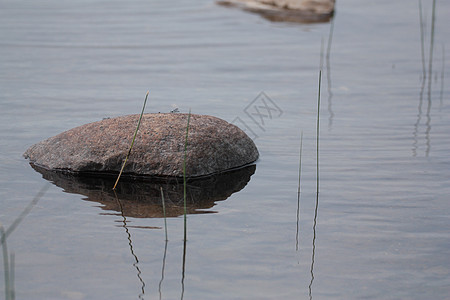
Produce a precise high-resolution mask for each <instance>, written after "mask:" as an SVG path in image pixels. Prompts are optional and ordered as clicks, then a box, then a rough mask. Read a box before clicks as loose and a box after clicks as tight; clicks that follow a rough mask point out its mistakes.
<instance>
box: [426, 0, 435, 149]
mask: <svg viewBox="0 0 450 300" xmlns="http://www.w3.org/2000/svg"><path fill="white" fill-rule="evenodd" d="M435 21H436V0H433V9H432V14H431V39H430V53H429V55H430V59H429V61H428V105H427V122H426V126H427V129H426V131H425V138H426V141H427V149H426V152H425V155H426V157H428V155H429V154H430V149H431V141H430V132H431V83H432V78H431V77H432V74H433V48H434V24H435Z"/></svg>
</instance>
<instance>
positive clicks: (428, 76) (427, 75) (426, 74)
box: [412, 0, 445, 157]
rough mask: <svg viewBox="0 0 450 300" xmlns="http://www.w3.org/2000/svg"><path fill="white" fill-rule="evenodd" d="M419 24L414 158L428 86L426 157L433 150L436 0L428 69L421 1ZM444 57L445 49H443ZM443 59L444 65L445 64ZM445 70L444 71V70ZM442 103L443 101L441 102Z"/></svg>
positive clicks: (432, 20)
mask: <svg viewBox="0 0 450 300" xmlns="http://www.w3.org/2000/svg"><path fill="white" fill-rule="evenodd" d="M419 22H420V51H421V61H422V74H421V79H422V80H421V85H420V93H419V105H418V108H417V110H418V113H417V120H416V122H415V123H414V131H413V145H412V154H413V156H414V157H415V156H417V151H418V148H419V129H420V124H421V121H422V114H423V108H422V107H423V98H424V93H425V86H426V84H427V83H428V85H427V107H426V112H425V117H426V120H425V156H426V157H428V156H429V155H430V150H431V136H430V134H431V109H432V82H433V78H432V75H433V52H434V36H435V23H436V0H433V3H432V14H431V35H430V46H429V53H428V69H427V66H426V62H425V57H426V55H425V29H424V28H425V22H424V17H423V8H422V1H421V0H419ZM443 55H444V56H445V54H444V49H443ZM444 59H445V58H443V64H444ZM443 68H444V66H443ZM442 70H444V69H442ZM443 82H444V72H443V71H442V73H441V95H442V94H443V89H444V85H443ZM441 97H442V96H441ZM441 102H442V100H441Z"/></svg>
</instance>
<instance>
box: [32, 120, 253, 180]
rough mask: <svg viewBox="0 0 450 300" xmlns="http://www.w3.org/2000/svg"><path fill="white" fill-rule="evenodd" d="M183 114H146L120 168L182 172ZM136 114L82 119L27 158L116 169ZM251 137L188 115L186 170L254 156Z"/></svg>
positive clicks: (83, 168)
mask: <svg viewBox="0 0 450 300" xmlns="http://www.w3.org/2000/svg"><path fill="white" fill-rule="evenodd" d="M187 118H188V115H187V114H179V113H169V114H144V116H143V118H142V121H141V125H140V127H139V131H138V133H137V136H136V140H135V143H134V146H133V149H132V151H131V154H130V156H129V158H128V162H127V164H126V166H125V169H124V173H125V174H126V173H128V174H137V175H152V176H175V177H181V176H183V161H184V144H185V135H186V126H187ZM138 119H139V115H129V116H122V117H117V118H111V119H105V120H102V121H98V122H94V123H90V124H85V125H82V126H79V127H76V128H73V129H70V130H68V131H65V132H62V133H60V134H58V135H56V136H54V137H51V138H48V139H46V140H44V141H42V142H39V143H37V144H35V145H33V146H31V147H30V148H29V149H28V150H27V151H26V152H25V153H24V156H25V158H28V159H29V160H30V162H31V163H33V164H36V165H38V166H40V167H43V168H45V169H48V170H64V171H70V172H112V173H115V172H119V170H120V168H121V165H122V162H123V160H124V159H125V156H126V154H127V152H128V149H129V147H130V143H131V139H132V137H133V134H134V131H135V130H136V125H137V122H138ZM258 156H259V153H258V150H257V148H256V146H255V144H254V142H253V141H252V140H251V139H250V138H249V137H248V136H247V135H246V134H245V133H244V132H243V131H242V130H241V129H239V128H238V127H236V126H235V125H232V124H230V123H228V122H226V121H224V120H222V119H219V118H216V117H213V116H207V115H195V114H192V115H191V120H190V124H189V137H188V145H187V158H186V175H187V176H189V177H195V176H204V175H209V174H214V173H218V172H222V171H225V170H229V169H233V168H238V167H241V166H244V165H247V164H249V163H252V162H254V161H256V160H257V159H258Z"/></svg>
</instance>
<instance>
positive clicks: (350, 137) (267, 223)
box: [0, 0, 450, 299]
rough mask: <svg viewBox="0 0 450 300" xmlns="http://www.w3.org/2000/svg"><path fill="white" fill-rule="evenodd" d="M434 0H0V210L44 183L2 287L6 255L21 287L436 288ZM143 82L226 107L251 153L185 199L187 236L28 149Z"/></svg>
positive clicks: (431, 292) (441, 158) (440, 22)
mask: <svg viewBox="0 0 450 300" xmlns="http://www.w3.org/2000/svg"><path fill="white" fill-rule="evenodd" d="M435 5H436V9H435V13H434V17H433V1H432V0H422V1H421V2H419V1H409V0H398V1H375V2H371V3H366V2H365V3H363V2H361V1H355V0H340V1H337V3H336V13H335V16H334V18H333V19H332V20H331V22H329V23H318V24H298V23H283V22H271V21H269V20H266V19H264V18H262V17H261V16H259V15H257V14H253V13H249V12H245V11H241V10H239V9H234V8H228V7H223V6H219V5H216V4H215V3H214V1H211V0H195V1H192V0H191V1H183V0H175V1H171V2H168V1H142V0H132V1H115V0H113V1H102V0H90V1H86V0H82V1H56V0H46V1H27V0H22V1H9V0H0V116H1V117H0V222H1V224H2V226H3V227H4V228H5V229H8V228H9V227H10V226H11V225H12V224H14V221H15V220H16V219H17V218H18V216H20V215H21V213H22V212H23V210H24V209H25V208H26V207H27V206H28V205H29V203H30V202H31V201H32V200H33V199H34V197H35V196H36V194H38V193H39V191H40V190H41V189H42V188H43V187H44V188H45V187H46V188H47V190H46V191H45V193H44V194H43V196H42V197H41V198H40V199H38V201H37V203H36V204H35V205H33V206H31V208H32V209H31V211H30V212H29V213H28V214H27V215H26V216H25V217H24V218H23V219H22V221H21V223H20V224H19V225H18V226H17V227H16V229H15V230H14V231H13V232H12V233H11V234H9V235H8V237H7V239H6V241H7V251H8V253H7V255H6V257H9V258H11V256H9V254H14V256H13V257H14V264H13V265H12V267H13V268H10V267H9V266H8V267H6V266H7V265H6V264H5V263H3V260H2V264H0V266H1V268H2V271H1V272H0V295H1V296H0V298H1V297H3V296H4V295H5V289H6V287H5V282H6V281H8V280H6V281H5V272H4V271H5V270H7V271H9V270H12V269H13V274H12V275H13V280H12V283H11V282H9V283H8V284H10V285H12V286H13V289H14V292H15V298H16V299H446V298H448V295H450V201H449V200H450V118H449V116H450V103H449V95H450V89H448V82H449V79H448V74H449V72H450V67H449V58H448V53H449V49H450V45H449V42H450V26H449V25H450V24H449V19H448V15H449V13H450V3H449V2H448V1H442V0H436V1H435ZM420 8H421V9H420ZM321 49H322V50H321ZM321 68H322V83H321V105H320V120H319V125H320V127H319V182H317V179H316V171H317V170H316V134H317V133H316V125H317V123H316V122H317V100H318V76H319V69H321ZM147 90H150V96H149V101H148V103H147V107H146V112H148V113H151V112H169V111H172V110H174V109H176V108H178V110H179V111H180V112H188V111H189V110H191V111H192V112H193V113H197V114H209V115H214V116H217V117H220V118H223V119H225V120H227V121H229V122H233V123H234V124H236V125H238V126H240V127H241V128H242V129H243V130H245V131H246V132H247V133H248V134H249V136H251V137H252V138H253V139H254V141H255V143H256V145H257V147H258V149H259V151H260V154H261V155H260V159H259V160H258V161H257V162H256V168H255V169H254V170H253V171H252V172H254V173H252V174H251V177H250V179H249V180H248V178H247V179H246V180H245V182H244V183H243V184H241V185H239V187H240V188H239V189H236V191H235V190H233V192H232V193H228V194H227V195H226V197H221V198H220V199H219V198H217V201H216V198H213V199H212V200H211V199H208V201H207V204H206V205H203V206H198V207H193V208H192V210H191V211H190V213H189V214H188V215H187V241H186V242H185V243H184V241H183V230H184V228H183V216H182V214H180V213H179V211H177V210H174V212H173V213H172V214H171V215H169V217H168V218H167V220H166V221H167V233H168V241H167V242H166V240H165V230H164V218H163V217H162V215H161V213H160V211H159V209H161V207H160V206H158V205H157V203H156V204H155V203H153V204H151V205H152V206H151V209H152V211H151V212H153V210H155V211H159V213H156V214H153V213H147V214H146V212H148V211H145V210H146V209H149V208H148V207H149V206H145V205H144V204H143V203H142V201H139V195H138V196H136V199H134V200H133V197H134V196H133V195H134V194H133V193H130V194H129V195H125V194H124V195H122V196H123V197H125V196H127V197H128V198H127V199H122V198H121V200H120V201H119V202H117V203H115V202H114V201H113V198H111V195H110V194H102V193H99V192H98V191H99V190H102V186H107V184H108V183H95V184H96V187H97V189H94V188H92V186H91V187H89V186H88V187H87V186H86V185H85V183H84V182H81V183H80V182H76V181H74V182H72V181H71V180H67V179H64V180H63V179H58V178H54V177H52V176H43V175H42V174H41V173H39V172H36V171H35V170H34V169H33V168H32V167H30V165H29V164H28V162H27V161H26V160H25V159H24V158H23V157H22V154H23V152H25V150H26V149H27V148H28V147H29V146H31V145H32V144H34V143H37V142H39V141H41V140H43V139H45V138H47V137H50V136H53V135H55V134H57V133H60V132H62V131H64V130H67V129H70V128H73V127H75V126H78V125H82V124H85V123H89V122H93V121H98V120H101V119H102V118H106V117H115V116H119V115H126V114H136V113H139V112H140V109H141V108H142V103H143V100H144V97H145V93H146V91H147ZM302 132H303V139H302V157H301V172H300V173H301V178H300V196H299V197H298V190H299V189H298V185H299V178H298V177H299V151H300V144H301V135H302ZM49 182H52V183H49ZM317 184H319V194H317V193H316V187H317ZM47 185H49V186H47ZM99 186H100V188H99ZM206 186H208V184H206ZM141 188H142V187H141ZM153 189H156V190H157V187H154V188H153ZM174 189H176V185H175V187H174ZM200 189H201V190H203V188H200ZM212 190H215V189H212ZM216 192H217V193H219V194H220V191H216ZM122 196H120V197H122ZM108 197H109V198H108ZM152 197H153V198H152V199H154V198H155V197H154V196H152ZM156 198H157V197H156ZM224 198H225V199H224ZM99 199H102V200H99ZM111 199H112V200H111ZM122 200H123V201H122ZM125 200H126V201H125ZM219 200H220V201H219ZM102 201H103V202H102ZM108 201H109V202H108ZM133 201H134V202H133ZM175 204H176V203H175ZM298 204H299V205H298ZM175 206H176V205H175ZM133 209H141V210H144V212H142V211H139V212H137V213H136V212H135V211H134V210H133ZM2 257H3V259H5V256H2ZM6 273H8V272H6ZM10 273H11V272H9V275H8V276H11V274H10Z"/></svg>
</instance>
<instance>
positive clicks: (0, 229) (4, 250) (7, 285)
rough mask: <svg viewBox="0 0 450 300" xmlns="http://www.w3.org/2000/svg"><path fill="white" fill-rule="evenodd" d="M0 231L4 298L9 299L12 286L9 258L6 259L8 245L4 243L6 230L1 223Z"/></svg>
mask: <svg viewBox="0 0 450 300" xmlns="http://www.w3.org/2000/svg"><path fill="white" fill-rule="evenodd" d="M0 233H1V238H2V253H3V269H4V273H5V275H4V277H5V299H6V300H9V299H11V298H10V297H11V291H12V290H13V288H12V287H11V282H10V279H11V274H10V272H9V266H10V265H9V259H8V246H7V245H6V238H4V237H6V232H5V229H4V228H3V226H2V224H0Z"/></svg>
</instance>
